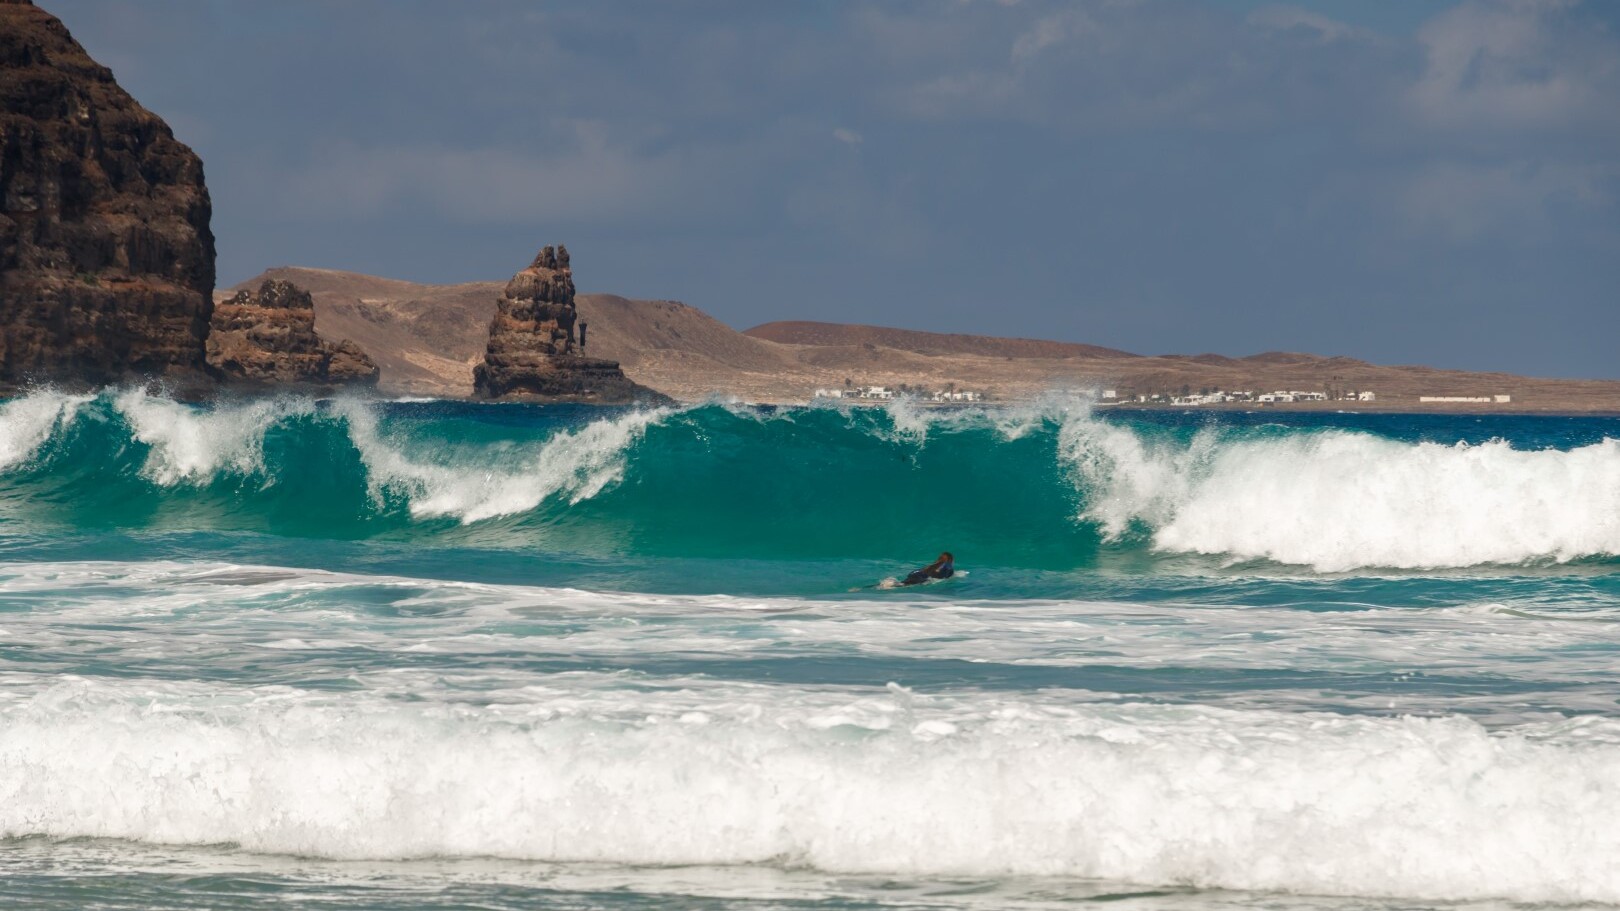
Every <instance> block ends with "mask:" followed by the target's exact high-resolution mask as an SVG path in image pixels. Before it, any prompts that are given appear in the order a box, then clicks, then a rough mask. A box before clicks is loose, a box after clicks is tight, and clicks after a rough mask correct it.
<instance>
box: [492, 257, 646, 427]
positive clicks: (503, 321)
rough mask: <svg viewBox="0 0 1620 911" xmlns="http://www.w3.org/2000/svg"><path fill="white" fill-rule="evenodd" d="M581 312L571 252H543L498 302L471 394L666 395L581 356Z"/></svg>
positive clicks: (612, 399) (606, 398)
mask: <svg viewBox="0 0 1620 911" xmlns="http://www.w3.org/2000/svg"><path fill="white" fill-rule="evenodd" d="M578 315H579V311H578V310H577V309H576V307H575V305H574V272H573V269H571V268H570V267H569V260H568V248H567V247H563V246H558V247H556V248H555V249H553V248H551V247H546V248H545V249H543V250H541V251H540V253H539V254H538V255H537V256H535V258H534V262H532V263H530V264H529V267H528V268H527V269H524V270H523V271H521V272H519V273H517V274H516V275H514V276H512V280H511V281H510V282H507V284H506V291H505V293H503V294H502V295H501V297H500V299H499V300H497V301H496V304H495V318H494V319H493V320H492V321H491V322H490V324H489V344H488V346H487V347H486V348H485V351H484V362H483V363H482V364H479V365H478V366H477V367H475V368H474V369H473V389H474V391H475V393H476V394H477V395H478V396H480V397H482V398H502V397H507V396H522V397H530V398H537V399H546V400H552V401H583V402H595V403H600V404H621V403H627V402H635V401H653V400H662V399H663V398H664V397H663V396H662V395H660V394H659V393H657V392H654V391H652V390H651V389H648V388H646V387H644V386H638V385H636V384H635V383H633V382H631V381H630V380H629V379H628V378H627V377H625V375H624V371H622V370H620V369H619V362H618V361H609V360H603V359H601V358H592V357H586V356H585V355H584V353H583V350H581V348H579V347H576V346H575V344H574V337H575V336H574V323H575V320H576V319H577V318H578Z"/></svg>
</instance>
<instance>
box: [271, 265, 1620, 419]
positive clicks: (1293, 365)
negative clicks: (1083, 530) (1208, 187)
mask: <svg viewBox="0 0 1620 911" xmlns="http://www.w3.org/2000/svg"><path fill="white" fill-rule="evenodd" d="M265 278H281V279H285V280H288V281H292V282H294V283H295V284H297V285H299V286H300V287H302V288H306V289H308V290H309V291H310V292H312V293H313V295H314V298H315V312H316V319H315V328H316V331H317V332H319V333H320V334H321V336H322V337H323V338H325V339H327V340H330V341H334V342H335V341H338V340H339V339H342V338H348V339H352V340H353V341H355V342H356V343H358V344H359V345H360V347H361V348H363V349H365V350H366V351H367V352H368V353H369V354H370V355H371V356H372V358H373V359H374V360H376V361H377V363H378V364H379V365H380V366H381V368H382V379H381V382H380V389H381V390H382V391H383V392H384V393H386V394H391V395H434V396H470V395H471V394H472V374H473V365H474V364H475V363H477V362H478V361H479V359H480V358H482V357H483V354H484V347H485V344H486V342H487V340H488V339H487V335H486V333H487V330H488V326H489V322H490V319H491V317H492V316H493V315H494V313H495V301H496V298H498V297H499V296H500V294H501V293H502V289H503V287H504V285H503V284H502V283H500V282H471V283H467V284H460V285H424V284H415V283H412V282H403V281H397V280H394V279H387V278H376V277H373V276H367V275H359V274H356V273H352V272H336V271H328V270H319V269H298V268H282V269H272V270H270V271H269V272H266V273H264V275H261V276H257V277H255V278H253V279H251V280H249V281H248V282H244V283H243V284H242V285H241V286H239V287H247V286H253V287H257V286H258V284H259V283H260V282H262V281H263V280H264V279H265ZM577 300H578V306H579V313H580V317H581V318H582V319H583V320H585V321H586V322H588V323H589V324H590V333H589V336H588V345H589V347H588V353H589V354H590V355H591V356H594V357H602V358H610V359H612V360H616V361H618V362H619V363H620V364H621V365H622V366H623V368H624V372H625V375H626V376H628V377H629V378H630V379H632V380H634V381H635V382H637V383H640V384H642V385H644V386H648V387H651V388H653V389H656V390H658V391H660V392H663V393H665V394H667V395H670V396H672V397H674V398H677V399H681V400H685V401H697V400H701V399H704V398H706V397H709V396H715V395H718V396H730V397H736V398H739V399H742V400H744V401H749V402H776V403H788V402H803V401H806V400H808V399H809V398H810V397H811V396H812V395H813V394H814V392H815V390H816V389H818V388H833V387H842V386H843V384H844V381H845V380H846V379H847V380H849V381H850V382H851V383H852V384H855V385H879V386H888V387H890V388H894V387H897V386H899V385H900V384H902V383H905V384H908V385H909V386H912V387H921V388H923V389H926V390H933V389H942V388H945V387H947V386H952V385H954V387H955V388H958V389H964V390H979V391H983V392H986V393H988V394H989V395H990V397H991V398H992V399H994V400H1001V401H1014V400H1021V399H1028V398H1033V397H1035V396H1037V395H1039V394H1041V393H1043V392H1047V391H1051V390H1064V389H1079V390H1087V391H1102V390H1114V391H1117V392H1119V393H1120V394H1121V395H1125V396H1128V395H1131V394H1135V393H1148V394H1151V393H1166V394H1175V393H1179V392H1180V391H1181V390H1182V389H1183V388H1187V389H1189V390H1190V391H1193V392H1198V391H1200V390H1202V389H1206V388H1207V389H1224V390H1255V391H1261V392H1264V391H1271V390H1278V389H1297V390H1306V391H1321V390H1325V389H1335V390H1351V389H1353V390H1366V391H1371V392H1373V393H1375V394H1376V396H1377V399H1376V400H1375V401H1373V402H1356V403H1350V402H1337V401H1336V402H1325V403H1315V404H1300V405H1294V406H1283V407H1290V408H1294V409H1321V410H1343V409H1352V408H1354V409H1360V410H1402V411H1405V410H1410V411H1425V410H1432V411H1543V412H1586V413H1593V412H1603V413H1620V382H1616V381H1607V380H1558V379H1538V378H1530V377H1520V376H1513V375H1510V374H1503V373H1466V372H1462V371H1454V370H1437V369H1434V368H1430V367H1386V366H1379V365H1376V364H1369V363H1367V362H1365V361H1360V360H1356V359H1354V358H1348V357H1320V356H1317V355H1312V354H1300V353H1293V352H1267V353H1264V354H1257V355H1253V356H1250V357H1241V358H1234V357H1227V356H1224V355H1218V354H1200V355H1163V356H1144V355H1136V354H1130V353H1128V352H1123V351H1116V350H1113V349H1109V348H1099V347H1096V346H1090V345H1077V344H1070V343H1065V342H1040V341H1035V340H1026V339H1004V338H995V337H991V336H972V335H942V334H939V333H929V332H918V331H913V330H900V329H894V330H890V329H881V328H878V327H864V326H850V327H842V326H836V325H833V324H825V323H822V324H791V323H776V324H770V325H768V326H766V327H760V328H759V329H754V330H749V331H748V332H747V333H743V332H738V331H737V330H735V329H732V328H731V327H730V326H727V325H725V324H724V323H722V322H720V321H719V320H716V319H714V318H713V317H711V316H709V315H708V314H706V313H704V312H703V311H702V310H699V309H697V308H696V307H691V306H688V305H686V304H682V303H678V302H675V301H650V300H631V299H628V298H623V297H617V296H614V295H610V294H581V295H579V296H578V298H577ZM800 325H809V326H816V327H821V328H817V329H816V330H815V331H816V332H818V333H823V332H824V333H825V334H824V335H817V336H801V335H795V334H793V333H791V332H789V331H788V330H786V329H783V328H781V327H784V326H800ZM773 326H774V327H776V328H771V327H773ZM794 331H795V332H796V331H797V330H794ZM756 333H758V334H763V335H766V336H773V337H766V338H761V337H758V335H756ZM783 338H786V339H790V340H787V341H784V340H780V339H783ZM791 339H797V340H796V341H794V340H791ZM1069 352H1073V353H1072V354H1071V353H1069ZM1425 395H1428V396H1494V395H1508V396H1511V397H1512V401H1511V402H1510V403H1507V404H1496V403H1490V404H1483V405H1461V404H1455V403H1447V404H1423V403H1420V402H1419V401H1418V397H1419V396H1425ZM1228 407H1239V408H1254V407H1255V406H1254V405H1253V404H1239V405H1233V406H1228Z"/></svg>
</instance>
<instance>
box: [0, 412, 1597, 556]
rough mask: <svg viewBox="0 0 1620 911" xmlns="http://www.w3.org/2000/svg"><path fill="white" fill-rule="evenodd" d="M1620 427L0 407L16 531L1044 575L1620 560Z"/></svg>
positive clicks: (1, 448)
mask: <svg viewBox="0 0 1620 911" xmlns="http://www.w3.org/2000/svg"><path fill="white" fill-rule="evenodd" d="M1380 420H1381V421H1382V423H1381V424H1380V423H1379V421H1380ZM1503 420H1504V421H1511V420H1512V419H1503ZM1355 421H1360V423H1359V424H1357V423H1355ZM1610 429H1612V428H1610V427H1609V426H1608V425H1605V424H1603V423H1601V422H1598V423H1592V422H1586V423H1581V422H1575V423H1568V422H1567V419H1566V423H1564V424H1555V425H1549V424H1546V423H1545V422H1542V423H1537V422H1535V421H1528V422H1526V420H1520V421H1519V423H1518V424H1512V425H1511V426H1510V425H1509V424H1502V425H1500V426H1496V427H1492V428H1484V429H1483V430H1482V429H1481V428H1478V427H1476V428H1472V429H1467V428H1463V429H1459V428H1456V427H1451V426H1448V425H1445V424H1443V423H1440V424H1436V423H1435V422H1434V421H1432V420H1431V421H1428V422H1427V423H1425V421H1424V420H1423V419H1416V418H1404V419H1403V418H1401V417H1400V416H1395V417H1388V418H1384V419H1377V420H1375V419H1365V418H1363V419H1349V418H1339V419H1334V418H1333V417H1332V416H1329V417H1328V418H1311V419H1291V420H1290V421H1289V422H1279V421H1278V420H1276V419H1275V418H1274V417H1260V418H1241V417H1239V418H1232V417H1227V418H1222V419H1220V420H1219V421H1217V420H1215V419H1214V418H1212V417H1210V416H1186V415H1183V416H1173V417H1154V416H1149V415H1137V416H1134V417H1123V418H1122V417H1118V416H1111V417H1108V418H1104V417H1099V416H1097V415H1095V414H1093V413H1092V412H1091V410H1090V408H1089V407H1087V405H1086V403H1084V402H1080V401H1071V400H1053V401H1048V402H1045V403H1040V404H1037V405H1032V406H1028V407H1022V408H1001V409H994V408H992V409H982V408H981V409H967V410H939V411H929V410H924V409H920V408H917V407H915V406H911V405H908V404H901V405H898V406H895V407H891V408H888V409H861V408H857V409H844V410H839V409H834V408H794V409H753V408H745V407H738V406H731V405H723V404H708V405H702V406H698V407H692V408H686V409H661V410H636V411H630V410H624V411H620V410H603V409H594V408H588V407H572V406H547V407H540V406H517V405H480V404H469V403H460V402H428V403H386V402H363V401H348V400H336V401H324V402H315V401H311V400H307V399H299V398H277V399H261V400H249V401H242V402H235V403H222V404H218V405H214V406H207V407H204V406H191V405H184V404H180V403H177V402H173V401H169V400H167V399H164V398H161V397H157V396H150V395H146V394H144V393H140V392H130V391H108V392H104V393H101V394H99V395H95V396H79V397H74V396H66V395H62V394H59V393H53V392H37V393H34V394H32V395H29V396H26V397H23V398H19V399H14V400H12V401H10V402H8V403H5V404H4V405H0V533H7V534H13V535H17V534H33V535H38V534H61V533H64V532H69V533H77V532H85V533H92V532H94V533H105V532H110V531H118V530H126V531H159V532H187V531H203V532H251V533H259V534H267V535H274V536H281V537H286V538H297V539H328V540H336V541H356V540H367V541H372V540H374V541H386V542H405V543H427V544H439V545H445V546H470V547H480V548H491V547H493V548H502V549H515V550H522V551H526V552H535V553H568V554H584V555H597V556H613V555H635V556H652V557H665V556H667V557H694V558H710V557H723V558H729V559H762V560H838V559H872V560H888V559H895V560H916V559H918V558H919V557H923V558H925V557H928V556H930V555H931V553H932V552H934V551H938V550H942V549H951V550H953V551H957V552H965V553H971V554H973V556H974V560H975V562H977V563H979V564H993V565H997V566H1007V567H1029V568H1035V569H1051V570H1069V569H1075V568H1082V567H1086V566H1090V565H1095V564H1096V562H1097V561H1098V559H1099V557H1100V556H1101V555H1105V554H1106V555H1109V556H1110V557H1111V559H1114V560H1116V561H1120V560H1123V561H1126V562H1128V561H1129V560H1131V559H1134V558H1142V559H1148V558H1150V557H1152V556H1154V555H1164V554H1203V555H1211V556H1214V557H1217V558H1220V559H1225V560H1231V561H1243V560H1265V561H1272V562H1276V563H1285V564H1298V565H1303V566H1308V567H1312V568H1314V569H1318V570H1324V571H1346V570H1354V569H1358V568H1365V567H1401V568H1416V569H1424V568H1438V567H1453V566H1469V565H1478V564H1486V563H1506V564H1514V563H1523V562H1527V561H1528V562H1535V561H1541V562H1552V563H1558V562H1568V561H1579V560H1589V559H1594V558H1596V559H1608V558H1610V557H1612V556H1613V555H1615V554H1617V553H1620V523H1616V522H1615V520H1614V516H1615V515H1617V514H1620V444H1617V443H1616V442H1615V440H1614V439H1613V438H1612V437H1610V436H1609V435H1608V431H1609V430H1610ZM1504 431H1505V432H1504ZM1485 432H1489V433H1490V435H1489V436H1484V435H1483V433H1485Z"/></svg>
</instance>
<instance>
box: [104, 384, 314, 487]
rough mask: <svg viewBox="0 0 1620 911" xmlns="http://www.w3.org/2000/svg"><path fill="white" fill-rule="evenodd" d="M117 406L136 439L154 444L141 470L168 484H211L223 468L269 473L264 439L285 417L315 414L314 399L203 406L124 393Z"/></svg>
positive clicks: (116, 400)
mask: <svg viewBox="0 0 1620 911" xmlns="http://www.w3.org/2000/svg"><path fill="white" fill-rule="evenodd" d="M113 407H114V408H116V409H117V411H118V413H119V414H121V415H122V416H123V417H124V419H125V420H126V421H128V422H129V427H130V432H131V435H132V436H133V437H134V439H135V440H136V441H138V442H140V443H144V444H146V445H147V446H148V447H150V451H149V453H148V455H147V458H146V462H145V465H144V466H143V467H142V470H141V473H142V474H143V475H144V476H146V477H148V478H150V479H151V480H153V481H155V482H156V483H158V484H160V485H163V486H165V487H168V486H173V485H175V484H179V483H191V484H206V483H208V482H209V481H212V480H213V479H214V478H215V477H216V476H217V475H218V473H219V472H221V471H233V472H236V473H238V474H243V475H248V474H263V473H264V472H265V465H264V437H265V434H266V433H267V432H268V431H269V429H270V428H271V427H272V426H273V425H275V424H277V423H279V422H281V421H282V420H284V419H286V418H288V417H290V416H293V415H300V414H310V413H313V411H314V409H315V405H314V403H313V402H312V401H310V400H308V399H300V398H286V397H277V398H268V399H255V400H250V401H247V402H242V403H227V404H220V405H217V406H214V407H212V408H206V409H204V408H198V407H195V406H190V405H184V404H181V403H179V402H175V401H172V400H169V399H165V398H161V397H156V396H152V395H149V394H148V393H147V392H146V391H144V390H141V389H134V390H130V391H127V392H124V393H121V394H119V395H118V396H117V397H116V398H114V399H113Z"/></svg>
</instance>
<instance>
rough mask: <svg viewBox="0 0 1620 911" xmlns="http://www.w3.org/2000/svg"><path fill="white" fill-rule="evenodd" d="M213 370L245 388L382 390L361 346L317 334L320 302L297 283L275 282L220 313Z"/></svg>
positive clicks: (239, 295)
mask: <svg viewBox="0 0 1620 911" xmlns="http://www.w3.org/2000/svg"><path fill="white" fill-rule="evenodd" d="M208 368H209V369H210V370H211V371H213V372H214V373H215V374H216V375H217V376H219V378H220V379H222V380H224V381H226V382H228V383H231V384H233V385H240V386H309V387H324V388H330V387H336V386H346V385H358V386H375V385H377V377H378V370H377V365H376V364H375V363H373V362H372V360H371V358H370V357H368V356H367V355H366V353H365V352H364V351H362V350H360V346H359V345H356V344H355V343H354V342H351V341H349V340H348V339H344V340H342V341H340V342H337V343H336V344H332V343H328V342H323V341H321V338H320V336H318V335H316V334H315V301H314V299H313V298H311V297H310V295H309V292H308V291H305V290H303V289H301V288H299V287H298V286H297V285H294V284H292V283H291V282H284V281H277V280H275V279H271V280H269V281H266V282H265V283H264V284H262V285H260V286H259V290H258V291H247V290H242V291H238V292H236V295H235V296H234V297H232V298H230V299H229V300H225V301H222V302H220V303H219V304H217V305H216V306H215V307H214V318H213V325H212V329H211V331H210V332H209V333H208Z"/></svg>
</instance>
